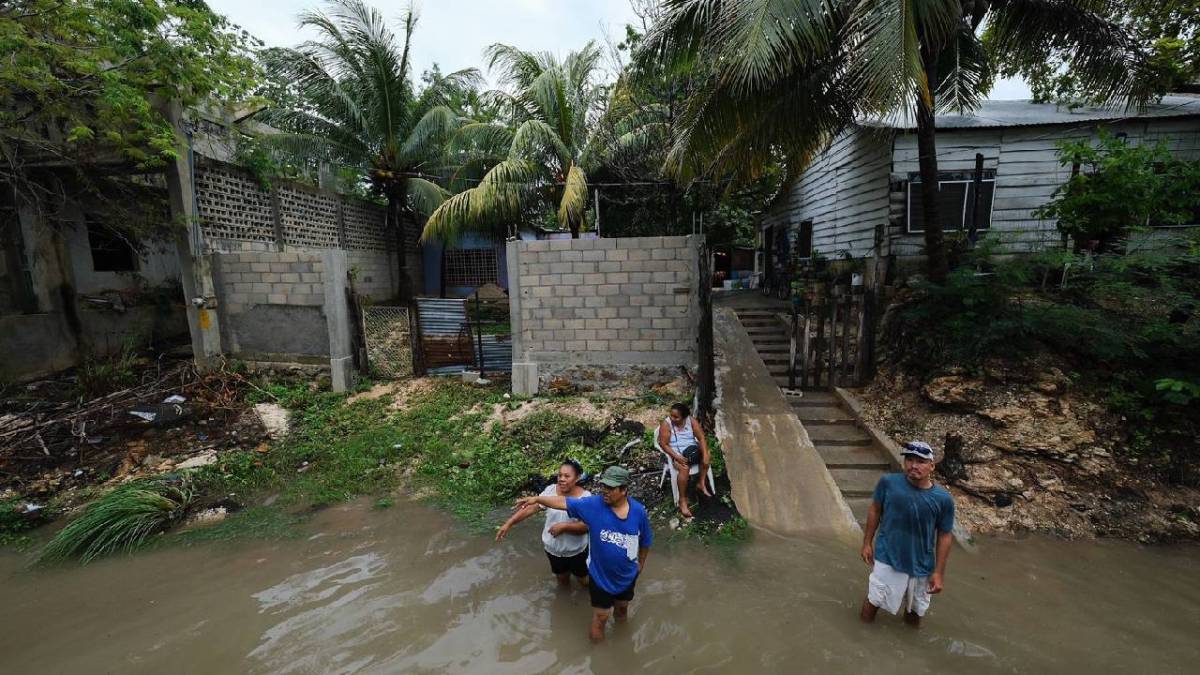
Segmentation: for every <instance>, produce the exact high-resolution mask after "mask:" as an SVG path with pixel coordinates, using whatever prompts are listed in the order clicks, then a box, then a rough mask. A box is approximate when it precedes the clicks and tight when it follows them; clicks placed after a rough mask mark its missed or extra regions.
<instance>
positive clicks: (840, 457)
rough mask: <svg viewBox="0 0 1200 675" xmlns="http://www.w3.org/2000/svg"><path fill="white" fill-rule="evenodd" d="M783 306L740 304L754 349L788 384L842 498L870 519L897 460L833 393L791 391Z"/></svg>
mask: <svg viewBox="0 0 1200 675" xmlns="http://www.w3.org/2000/svg"><path fill="white" fill-rule="evenodd" d="M777 311H778V310H774V309H768V308H761V309H760V308H739V309H737V310H736V312H737V316H738V320H739V321H740V322H741V324H742V326H743V327H744V328H745V329H746V332H747V333H748V334H749V335H750V339H751V341H752V342H753V343H754V348H755V350H756V351H757V352H758V355H759V357H761V358H762V361H763V364H764V365H766V366H767V370H768V371H770V373H771V377H772V378H773V379H774V380H775V383H776V384H777V385H778V386H779V387H780V388H783V389H785V398H786V399H787V400H788V402H789V403H790V404H791V406H792V410H793V411H795V413H796V417H797V418H798V419H799V420H800V423H801V424H803V425H804V428H805V430H807V431H808V435H809V438H811V439H812V442H813V445H814V446H816V449H817V452H818V453H819V454H820V455H821V459H822V460H823V461H824V462H825V467H826V468H827V469H829V473H830V475H832V476H833V479H834V482H836V483H837V486H838V488H839V489H840V490H841V492H842V497H843V498H844V499H845V500H846V504H847V505H849V506H850V510H851V511H852V512H853V513H854V517H855V518H856V519H858V521H859V523H860V524H861V523H863V522H865V521H866V517H867V509H868V508H869V507H870V505H871V494H872V492H873V491H874V489H875V483H876V482H877V481H878V480H879V477H880V476H882V475H883V474H885V473H887V472H888V471H890V470H891V462H890V460H889V458H888V456H887V454H886V452H885V451H884V450H883V448H880V447H878V446H877V445H876V444H875V442H874V441H873V439H872V438H871V437H870V436H869V435H868V434H867V433H866V431H864V430H862V429H860V428H859V426H858V423H857V422H856V421H855V419H854V415H853V414H852V413H851V412H850V411H849V410H848V409H847V408H846V407H845V406H843V405H842V403H841V401H840V400H839V399H838V397H837V396H836V395H834V394H833V393H832V392H830V391H827V390H824V389H812V390H806V391H802V392H790V391H786V387H787V386H788V369H787V364H788V351H789V335H788V330H787V326H786V325H785V324H784V323H783V322H782V321H780V320H779V318H778V317H777V314H776V312H777Z"/></svg>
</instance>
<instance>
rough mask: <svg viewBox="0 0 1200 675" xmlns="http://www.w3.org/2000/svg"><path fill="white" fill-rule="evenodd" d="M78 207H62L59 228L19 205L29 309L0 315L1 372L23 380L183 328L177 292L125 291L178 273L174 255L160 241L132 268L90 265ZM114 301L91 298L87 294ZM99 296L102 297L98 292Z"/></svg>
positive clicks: (180, 332)
mask: <svg viewBox="0 0 1200 675" xmlns="http://www.w3.org/2000/svg"><path fill="white" fill-rule="evenodd" d="M82 213H83V211H82V209H81V208H79V206H78V205H69V206H68V207H67V216H68V218H69V219H70V218H72V216H73V217H74V219H75V220H76V222H75V224H74V225H72V224H71V223H70V222H68V223H67V224H66V226H65V227H59V226H56V225H60V224H59V223H55V224H50V223H47V222H43V221H41V220H39V219H38V217H37V216H36V215H35V214H34V213H33V212H32V211H29V210H27V209H21V210H19V212H18V220H19V224H20V226H21V238H22V241H23V243H24V246H23V247H22V251H21V253H22V254H23V256H24V257H25V261H26V264H27V265H28V266H29V270H30V280H31V282H32V288H31V290H32V292H33V296H34V302H33V307H32V308H30V309H31V310H32V311H30V312H28V313H5V314H3V315H0V377H3V378H11V379H16V380H25V379H30V378H35V377H41V376H44V375H49V374H51V373H53V372H55V371H59V370H64V369H66V368H71V367H73V366H77V365H79V364H80V363H81V362H82V360H83V359H84V358H85V357H99V356H104V355H108V354H112V353H115V352H118V351H120V350H121V349H122V348H123V347H124V346H125V345H126V344H127V343H129V342H131V341H135V342H137V343H138V344H139V345H144V344H145V343H146V342H148V341H151V340H153V341H161V340H166V339H170V338H175V337H181V336H183V335H185V334H187V330H188V327H187V321H186V318H185V314H184V305H183V297H182V296H179V297H174V298H166V300H168V303H167V304H163V302H162V301H163V300H164V298H162V297H146V296H139V294H138V293H128V292H126V291H134V290H137V289H142V288H145V287H151V288H153V287H156V286H162V285H164V284H170V283H171V282H173V281H176V280H177V279H178V278H179V267H178V264H177V258H175V257H174V256H173V255H171V254H170V253H168V252H167V251H165V250H163V249H162V248H160V247H158V246H152V247H151V248H150V249H149V251H148V253H147V254H145V255H143V257H142V259H141V261H140V264H139V269H138V270H137V275H138V277H140V279H139V278H138V277H135V276H134V275H133V274H131V273H116V272H96V271H95V270H94V268H93V265H92V256H91V249H90V247H89V244H88V238H87V230H86V228H85V227H84V226H83V225H82ZM105 291H122V292H123V293H122V294H121V297H120V302H119V303H109V302H92V301H91V300H92V299H90V298H88V297H87V296H100V295H104V296H105V297H112V298H114V299H115V296H109V295H108V294H105V293H104V292H105ZM96 299H100V298H96Z"/></svg>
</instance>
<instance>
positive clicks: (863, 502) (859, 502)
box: [846, 497, 871, 525]
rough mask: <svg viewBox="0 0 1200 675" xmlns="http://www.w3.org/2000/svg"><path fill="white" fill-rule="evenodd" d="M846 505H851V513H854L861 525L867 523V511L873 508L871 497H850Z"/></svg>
mask: <svg viewBox="0 0 1200 675" xmlns="http://www.w3.org/2000/svg"><path fill="white" fill-rule="evenodd" d="M846 506H849V507H850V513H853V514H854V519H855V520H857V521H858V524H859V525H866V524H867V511H869V510H870V508H871V498H870V497H849V498H847V499H846Z"/></svg>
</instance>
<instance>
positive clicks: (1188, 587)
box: [0, 504, 1200, 673]
mask: <svg viewBox="0 0 1200 675" xmlns="http://www.w3.org/2000/svg"><path fill="white" fill-rule="evenodd" d="M312 529H313V533H312V534H313V535H314V536H312V537H308V538H303V539H300V540H297V541H289V542H285V543H270V544H266V543H247V544H242V545H239V546H236V547H227V548H221V547H215V548H199V549H190V550H167V551H160V552H156V553H152V554H146V555H141V556H137V557H134V558H132V559H121V560H109V561H104V562H101V563H98V564H95V565H92V566H90V567H87V568H83V569H64V570H50V571H37V572H25V571H22V570H21V563H22V560H21V559H20V558H18V557H16V556H13V555H11V554H6V555H4V556H0V606H2V607H3V608H4V611H3V613H2V614H0V672H4V673H94V672H119V673H138V672H145V673H162V672H172V673H234V672H238V673H242V672H249V673H395V672H451V673H471V672H479V673H532V672H555V673H588V672H604V673H610V672H617V673H627V672H632V671H641V672H699V671H705V672H746V671H750V670H752V669H753V670H755V671H759V670H762V671H766V672H776V671H787V672H810V671H811V672H818V671H819V672H826V673H861V672H868V671H870V672H872V673H913V672H965V671H967V670H969V671H970V672H984V673H988V672H996V673H1000V672H1003V673H1013V672H1028V673H1045V672H1089V673H1101V672H1121V673H1129V672H1139V673H1140V672H1155V673H1172V672H1178V673H1183V672H1195V666H1196V664H1197V663H1200V641H1198V640H1197V639H1196V636H1197V634H1198V631H1200V585H1198V584H1196V583H1195V575H1196V572H1197V569H1198V566H1197V562H1200V549H1197V548H1195V547H1185V548H1167V549H1161V548H1160V549H1146V548H1139V547H1136V546H1132V545H1128V544H1123V543H1117V542H1101V543H1078V542H1076V543H1070V542H1054V541H1043V540H1029V541H1021V542H1008V541H998V540H997V541H987V542H984V543H983V545H982V546H981V551H982V553H981V554H980V555H975V556H971V555H968V554H965V553H963V552H962V551H956V552H955V554H954V555H953V556H952V557H951V561H950V569H949V571H948V574H947V590H946V592H945V593H944V594H942V595H941V596H937V597H936V598H935V599H934V604H933V607H932V609H931V610H930V614H929V616H928V617H927V618H926V621H925V623H924V625H923V627H922V628H921V629H920V630H919V631H914V630H912V629H909V628H907V627H906V626H904V625H902V624H901V623H900V622H899V621H898V620H894V619H893V618H892V617H888V616H886V615H882V614H881V618H880V621H879V622H878V623H877V624H876V625H873V626H864V625H861V624H860V623H859V622H858V620H857V618H856V610H857V606H858V603H859V602H860V601H861V598H862V595H863V592H864V589H865V583H866V573H867V570H866V567H865V566H864V565H863V564H862V563H861V562H860V561H858V560H857V559H856V555H857V551H856V550H854V548H853V547H848V546H847V545H846V544H844V543H840V542H834V541H783V540H779V539H776V538H774V537H770V536H760V537H758V538H757V539H756V540H755V541H754V542H753V543H752V544H750V545H748V546H746V547H744V548H743V549H741V550H739V551H738V552H737V553H736V554H735V555H732V556H730V555H717V554H715V553H714V552H713V551H712V550H709V549H705V548H703V547H699V546H697V545H695V544H691V543H689V544H680V545H675V546H668V545H665V544H660V545H659V546H658V547H656V549H655V551H654V552H653V553H652V554H651V556H650V559H649V563H648V567H647V573H646V577H645V578H644V579H643V580H642V581H641V582H640V583H639V584H638V594H637V598H636V599H635V600H634V602H633V605H632V617H631V620H630V622H629V623H628V624H625V625H618V626H615V627H612V628H611V629H610V636H609V637H610V639H609V641H608V643H607V644H604V645H601V646H599V647H594V646H592V645H591V644H590V643H589V642H588V640H587V633H586V628H587V622H588V618H589V615H590V609H589V607H588V596H587V593H586V592H585V591H581V590H579V589H572V590H569V591H562V590H559V589H557V588H555V586H554V584H553V579H552V578H551V577H550V575H549V570H548V568H547V565H546V560H545V556H544V554H543V553H542V551H541V546H540V539H539V532H540V528H537V527H529V528H527V529H524V530H519V531H518V532H516V533H514V534H513V535H510V537H509V539H508V540H507V541H505V542H504V543H502V544H493V543H492V542H491V541H490V538H488V537H483V536H477V535H471V534H469V533H466V532H464V531H462V530H460V529H457V528H456V527H455V526H454V524H453V522H452V521H451V520H450V519H449V517H447V516H445V515H444V514H441V513H438V512H435V511H432V510H429V509H427V508H426V507H424V506H421V505H419V504H401V505H399V506H397V507H396V508H394V509H389V510H387V511H383V512H373V511H370V510H369V509H366V508H363V507H361V506H345V507H339V508H335V509H330V510H328V511H326V512H324V513H322V514H320V515H319V516H318V518H317V519H316V520H315V521H314V522H313V523H312ZM318 535H319V536H318ZM663 541H665V540H663Z"/></svg>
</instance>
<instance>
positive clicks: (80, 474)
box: [72, 469, 83, 478]
mask: <svg viewBox="0 0 1200 675" xmlns="http://www.w3.org/2000/svg"><path fill="white" fill-rule="evenodd" d="M72 475H73V476H74V477H75V478H79V477H80V476H82V475H83V469H75V473H74V474H72Z"/></svg>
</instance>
